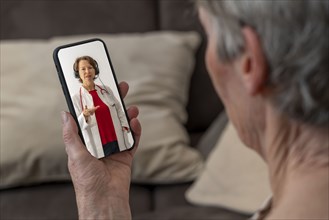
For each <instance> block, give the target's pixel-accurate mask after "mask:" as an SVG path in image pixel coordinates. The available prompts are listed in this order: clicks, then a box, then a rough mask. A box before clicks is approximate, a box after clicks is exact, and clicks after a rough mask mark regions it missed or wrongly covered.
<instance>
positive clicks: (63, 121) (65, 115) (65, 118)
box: [61, 111, 67, 124]
mask: <svg viewBox="0 0 329 220" xmlns="http://www.w3.org/2000/svg"><path fill="white" fill-rule="evenodd" d="M61 117H62V124H65V123H66V122H67V114H66V112H64V111H62V112H61Z"/></svg>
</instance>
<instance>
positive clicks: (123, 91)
mask: <svg viewBox="0 0 329 220" xmlns="http://www.w3.org/2000/svg"><path fill="white" fill-rule="evenodd" d="M119 90H120V95H121V97H122V98H125V97H126V95H127V93H128V90H129V85H128V83H126V82H124V81H123V82H120V83H119Z"/></svg>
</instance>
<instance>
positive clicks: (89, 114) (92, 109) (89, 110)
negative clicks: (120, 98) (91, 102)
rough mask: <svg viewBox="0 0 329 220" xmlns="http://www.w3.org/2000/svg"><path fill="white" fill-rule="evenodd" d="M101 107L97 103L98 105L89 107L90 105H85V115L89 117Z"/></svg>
mask: <svg viewBox="0 0 329 220" xmlns="http://www.w3.org/2000/svg"><path fill="white" fill-rule="evenodd" d="M98 108H99V106H98V105H97V106H96V107H92V108H88V106H85V108H84V110H83V116H85V118H86V119H87V118H88V117H89V116H91V115H93V114H95V111H96V110H97V109H98Z"/></svg>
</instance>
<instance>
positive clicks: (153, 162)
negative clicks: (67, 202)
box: [0, 32, 203, 188]
mask: <svg viewBox="0 0 329 220" xmlns="http://www.w3.org/2000/svg"><path fill="white" fill-rule="evenodd" d="M92 37H99V38H101V39H103V40H104V41H105V42H106V44H107V45H108V49H109V52H110V56H111V58H112V63H113V65H114V68H115V72H116V73H117V77H118V80H119V81H120V80H126V81H127V82H128V83H129V84H130V88H131V89H130V93H129V95H128V97H127V98H126V100H125V102H126V105H127V106H130V105H137V106H138V107H139V108H140V117H139V118H140V121H141V123H142V127H143V135H142V139H141V142H140V146H139V150H138V152H137V155H136V158H135V160H134V166H133V179H134V180H135V181H146V182H157V181H161V182H177V181H187V180H191V179H194V178H195V177H196V176H197V175H198V173H199V172H200V170H201V168H202V164H203V162H202V159H201V157H200V155H199V154H198V153H197V152H196V151H195V150H194V149H193V148H191V147H189V145H188V137H187V133H186V131H185V129H184V127H183V123H185V121H186V118H187V115H186V111H185V104H186V100H187V92H188V89H189V87H188V85H189V80H190V76H191V73H192V71H193V67H194V53H195V51H196V49H197V47H198V45H199V41H200V40H199V36H198V35H197V34H196V33H192V32H189V33H178V32H162V33H147V34H130V35H93V36H74V37H57V38H53V39H50V40H20V41H19V40H12V41H2V42H1V154H0V156H1V160H0V169H1V179H0V187H1V188H6V187H10V186H17V185H22V184H30V183H36V182H44V181H53V180H68V179H69V174H68V171H67V156H66V154H65V150H64V146H63V141H62V137H61V122H60V111H61V110H67V105H66V103H65V99H64V95H63V92H62V90H61V87H60V83H59V80H58V77H57V74H56V70H55V67H54V64H53V61H52V51H53V49H54V48H55V47H57V46H59V45H62V44H67V43H71V42H75V41H79V40H84V39H88V38H92Z"/></svg>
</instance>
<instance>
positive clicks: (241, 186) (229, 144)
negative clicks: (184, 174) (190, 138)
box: [186, 120, 271, 214]
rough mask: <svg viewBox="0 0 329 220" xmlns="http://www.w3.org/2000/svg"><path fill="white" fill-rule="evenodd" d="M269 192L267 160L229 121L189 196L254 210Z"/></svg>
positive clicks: (196, 200)
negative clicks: (243, 138) (265, 160)
mask: <svg viewBox="0 0 329 220" xmlns="http://www.w3.org/2000/svg"><path fill="white" fill-rule="evenodd" d="M220 122H221V121H220V120H219V121H218V123H220ZM209 132H213V131H209ZM270 195H271V190H270V184H269V180H268V172H267V166H266V164H265V163H264V161H263V160H262V159H261V158H260V156H259V155H257V154H256V153H255V152H254V151H252V150H250V149H249V148H247V147H246V146H245V145H244V144H243V143H242V142H241V141H240V139H239V137H238V134H237V132H236V131H235V128H234V127H233V125H232V123H228V124H227V126H226V128H225V130H224V131H223V133H222V135H221V137H220V138H219V139H218V141H217V143H216V145H215V147H214V148H213V150H212V151H211V152H210V154H209V156H208V159H207V161H206V165H205V169H204V170H203V172H202V174H201V175H200V176H199V177H198V179H197V180H196V181H195V182H194V184H193V185H192V186H191V187H190V188H189V189H188V191H187V193H186V198H187V200H188V201H189V202H191V203H193V204H198V205H207V206H217V207H224V208H228V209H231V210H235V211H239V212H243V213H247V214H251V213H253V212H255V211H256V210H257V209H258V208H259V207H260V206H261V204H262V203H263V201H264V200H265V199H266V198H267V197H268V196H270Z"/></svg>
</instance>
